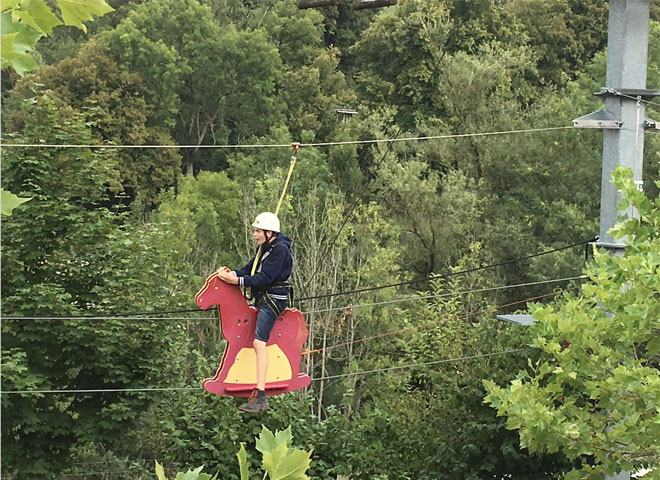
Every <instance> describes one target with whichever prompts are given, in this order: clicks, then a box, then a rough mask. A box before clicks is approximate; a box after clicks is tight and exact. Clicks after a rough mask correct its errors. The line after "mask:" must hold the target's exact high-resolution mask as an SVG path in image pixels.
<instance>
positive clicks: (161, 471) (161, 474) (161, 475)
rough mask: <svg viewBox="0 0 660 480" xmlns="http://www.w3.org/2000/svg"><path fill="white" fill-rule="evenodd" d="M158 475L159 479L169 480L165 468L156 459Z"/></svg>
mask: <svg viewBox="0 0 660 480" xmlns="http://www.w3.org/2000/svg"><path fill="white" fill-rule="evenodd" d="M156 477H157V478H158V480H167V477H166V476H165V469H164V468H163V466H162V465H161V464H160V463H158V460H156Z"/></svg>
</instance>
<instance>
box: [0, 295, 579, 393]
mask: <svg viewBox="0 0 660 480" xmlns="http://www.w3.org/2000/svg"><path fill="white" fill-rule="evenodd" d="M575 288H578V287H573V288H570V289H566V290H561V291H556V292H552V293H548V294H545V295H539V296H536V297H532V298H526V299H524V300H518V301H516V302H512V303H507V304H504V305H497V306H494V307H490V308H486V309H483V310H480V311H475V312H469V313H466V314H463V315H459V316H458V317H457V318H459V319H460V318H469V317H471V316H476V315H478V314H483V313H488V312H492V311H496V310H499V309H501V308H506V307H510V306H513V305H519V304H522V303H527V302H530V301H535V300H540V299H542V298H547V297H550V296H554V295H557V294H559V293H562V292H565V291H568V290H573V289H575ZM437 323H438V321H434V322H428V323H425V324H422V325H416V326H412V327H407V328H403V329H399V330H394V331H391V332H385V333H382V334H379V335H374V336H371V337H363V338H360V339H357V340H352V341H350V342H343V343H339V344H335V345H330V346H327V347H324V348H321V349H315V350H307V351H305V352H303V353H302V354H303V355H309V354H312V353H318V352H321V351H327V350H332V349H334V348H339V347H342V346H347V345H354V344H357V343H364V342H368V341H371V340H376V339H378V338H383V337H387V336H394V335H399V334H401V333H404V332H408V331H412V330H415V329H419V328H427V327H430V326H433V325H435V324H437ZM528 348H529V347H527V348H525V349H517V350H507V351H504V352H491V353H485V354H477V355H471V356H467V357H465V356H464V357H457V358H449V359H442V360H437V361H434V362H424V363H421V364H412V365H407V366H394V367H387V368H384V369H379V370H368V371H362V372H350V373H346V374H340V375H335V376H331V377H317V378H313V379H312V381H319V380H329V379H332V378H342V377H348V376H355V375H366V374H371V373H379V372H386V371H389V370H401V369H404V368H414V367H417V366H427V365H430V364H433V363H437V364H439V363H449V362H456V361H463V360H474V359H477V358H486V357H492V356H495V355H505V354H510V353H514V352H518V351H522V350H526V349H528ZM179 391H189V392H197V393H201V392H202V389H201V388H199V387H153V388H148V387H144V388H143V387H138V388H100V389H62V390H7V391H0V394H2V395H10V394H11V395H45V394H91V393H140V392H142V393H146V392H179Z"/></svg>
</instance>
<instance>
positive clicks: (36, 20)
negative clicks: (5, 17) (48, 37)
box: [13, 0, 62, 34]
mask: <svg viewBox="0 0 660 480" xmlns="http://www.w3.org/2000/svg"><path fill="white" fill-rule="evenodd" d="M13 16H14V19H20V20H22V21H23V22H24V23H25V24H26V25H29V26H30V27H32V28H34V29H35V30H36V31H38V32H41V33H45V34H48V33H50V32H52V31H53V28H55V27H57V26H58V25H62V22H61V20H60V19H59V18H57V17H56V16H55V14H54V13H53V12H52V11H51V9H50V7H49V6H48V5H47V4H46V2H45V1H44V0H23V2H22V3H21V5H20V8H18V9H16V10H14V11H13Z"/></svg>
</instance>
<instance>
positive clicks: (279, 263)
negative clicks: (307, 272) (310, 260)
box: [236, 245, 288, 289]
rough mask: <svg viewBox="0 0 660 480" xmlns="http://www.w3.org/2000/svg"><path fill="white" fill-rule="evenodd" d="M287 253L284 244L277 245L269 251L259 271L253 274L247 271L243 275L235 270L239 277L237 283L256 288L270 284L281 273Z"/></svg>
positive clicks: (262, 287)
mask: <svg viewBox="0 0 660 480" xmlns="http://www.w3.org/2000/svg"><path fill="white" fill-rule="evenodd" d="M287 253H288V248H287V247H285V246H284V245H278V246H276V247H275V248H273V249H272V250H271V251H270V255H269V256H268V258H267V260H266V261H264V263H263V265H262V268H261V272H259V273H257V274H256V275H254V276H252V275H250V273H251V272H247V273H245V274H244V275H239V273H238V272H236V275H237V276H238V277H239V278H238V282H239V285H241V286H245V287H254V288H258V289H264V288H266V287H268V286H270V285H272V284H273V283H275V282H276V281H277V279H278V278H279V277H280V274H281V273H282V269H283V266H284V261H285V259H286V255H287ZM250 266H252V262H250ZM241 270H243V269H241Z"/></svg>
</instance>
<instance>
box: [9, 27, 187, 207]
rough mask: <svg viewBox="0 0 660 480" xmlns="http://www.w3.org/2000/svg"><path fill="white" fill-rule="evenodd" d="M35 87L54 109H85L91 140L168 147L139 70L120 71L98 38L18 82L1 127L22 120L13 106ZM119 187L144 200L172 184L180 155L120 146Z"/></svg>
mask: <svg viewBox="0 0 660 480" xmlns="http://www.w3.org/2000/svg"><path fill="white" fill-rule="evenodd" d="M35 85H39V87H37V88H38V89H39V90H48V91H49V92H50V93H49V96H50V97H51V98H53V99H54V100H55V101H56V103H57V106H58V108H60V109H70V108H72V107H73V108H74V109H76V110H79V111H84V112H86V113H87V119H88V121H89V122H91V125H92V131H93V133H94V138H93V140H92V143H98V144H105V143H107V144H111V145H154V144H155V145H160V144H163V145H172V144H173V143H174V140H173V139H172V138H171V137H170V135H169V132H168V130H167V129H166V128H165V127H164V126H162V125H158V119H157V118H155V115H154V113H153V110H152V109H151V108H150V107H149V106H148V105H147V104H146V101H145V91H146V89H147V86H146V85H145V84H144V83H143V82H142V81H141V80H140V77H139V76H138V75H137V74H133V73H127V72H123V73H122V72H120V70H119V68H118V66H117V64H116V63H115V62H114V61H113V60H111V59H110V58H109V57H108V53H107V51H106V48H105V47H104V46H103V44H102V42H101V41H100V40H97V39H92V40H90V41H89V42H88V43H87V44H85V45H84V46H83V47H82V48H81V50H80V52H79V53H78V55H77V56H76V57H75V58H71V59H66V60H63V61H61V62H60V63H59V64H57V65H55V66H48V67H43V68H41V69H40V70H39V72H38V73H37V74H34V75H28V76H26V77H24V78H23V79H21V80H20V81H18V82H17V84H16V86H15V87H14V89H13V90H12V91H11V97H10V98H9V99H8V101H7V104H8V107H9V108H8V110H9V113H8V114H7V113H6V114H5V118H4V122H5V125H6V126H7V127H8V128H10V129H12V128H17V127H19V126H20V123H21V122H22V121H23V120H24V119H23V118H22V116H23V114H22V113H20V110H19V111H17V110H18V109H17V104H19V103H20V102H22V101H23V100H24V99H25V98H29V97H32V96H33V95H34V90H35ZM114 156H115V157H116V158H117V160H118V162H117V168H118V177H119V178H118V180H119V184H118V185H113V190H114V191H115V193H117V192H118V191H123V192H125V193H126V194H128V195H129V197H130V198H131V199H134V198H135V197H136V196H137V195H141V196H142V198H143V200H145V201H147V202H148V203H152V202H154V201H155V199H156V196H157V194H158V192H159V191H160V190H161V189H163V188H164V187H167V186H169V185H172V184H173V183H174V180H175V178H176V176H177V175H178V174H179V172H180V168H181V156H180V155H179V154H178V152H177V151H176V150H173V149H161V150H158V151H157V150H153V149H135V148H133V149H119V150H117V151H116V152H115V154H114Z"/></svg>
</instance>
